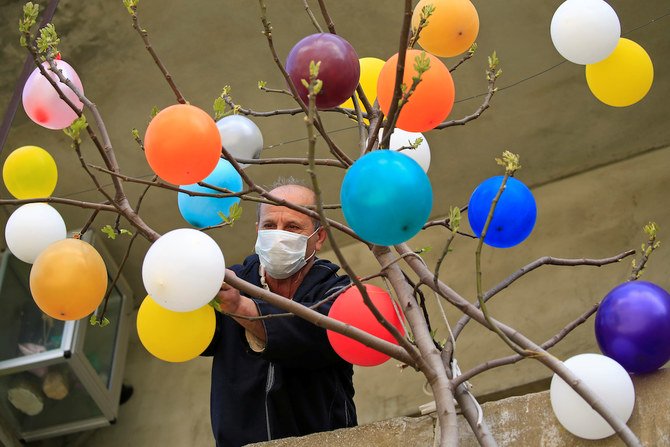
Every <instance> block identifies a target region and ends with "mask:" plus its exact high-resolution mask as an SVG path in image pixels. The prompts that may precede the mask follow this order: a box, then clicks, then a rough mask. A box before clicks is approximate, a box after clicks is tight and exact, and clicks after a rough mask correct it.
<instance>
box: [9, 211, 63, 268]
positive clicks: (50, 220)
mask: <svg viewBox="0 0 670 447" xmlns="http://www.w3.org/2000/svg"><path fill="white" fill-rule="evenodd" d="M66 235H67V231H66V229H65V222H64V221H63V218H62V217H61V215H60V214H59V213H58V211H56V210H55V209H54V208H53V207H51V206H50V205H47V204H46V203H28V204H26V205H22V206H21V207H19V208H17V209H16V211H14V212H13V213H12V215H11V216H9V219H8V220H7V225H6V226H5V240H6V241H7V247H8V248H9V251H11V252H12V253H13V254H14V256H16V257H17V258H19V259H20V260H22V261H23V262H27V263H29V264H32V263H33V262H35V259H37V256H38V255H39V254H40V253H42V251H43V250H44V249H45V248H47V247H48V246H49V245H51V244H53V243H54V242H57V241H60V240H62V239H65V236H66Z"/></svg>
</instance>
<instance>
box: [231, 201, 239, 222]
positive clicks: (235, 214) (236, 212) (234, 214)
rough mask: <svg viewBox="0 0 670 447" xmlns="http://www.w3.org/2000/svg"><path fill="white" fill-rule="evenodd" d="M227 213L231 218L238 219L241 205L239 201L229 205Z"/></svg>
mask: <svg viewBox="0 0 670 447" xmlns="http://www.w3.org/2000/svg"><path fill="white" fill-rule="evenodd" d="M228 215H229V216H230V218H231V219H232V220H238V219H239V218H241V217H242V207H241V206H240V203H239V202H235V203H233V204H232V205H230V208H229V209H228Z"/></svg>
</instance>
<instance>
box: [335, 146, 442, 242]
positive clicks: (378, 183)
mask: <svg viewBox="0 0 670 447" xmlns="http://www.w3.org/2000/svg"><path fill="white" fill-rule="evenodd" d="M340 201H341V203H342V212H343V213H344V218H345V219H346V220H347V223H348V224H349V225H350V226H351V228H352V229H353V230H354V231H355V232H356V234H357V235H359V236H360V237H361V238H362V239H364V240H366V241H368V242H372V243H373V244H377V245H395V244H400V243H402V242H405V241H407V240H409V239H411V238H412V237H413V236H414V235H415V234H416V233H418V232H419V231H420V230H421V228H423V225H424V224H425V223H426V220H428V217H429V216H430V211H431V209H432V207H433V189H432V187H431V186H430V181H429V180H428V176H427V175H426V173H425V172H424V171H423V169H422V168H421V166H419V164H418V163H417V162H416V161H414V160H412V159H411V158H409V157H408V156H406V155H404V154H402V153H398V152H395V151H390V150H378V151H374V152H370V153H369V154H366V155H364V156H363V157H361V158H359V159H358V160H356V162H355V163H354V164H353V165H352V166H351V167H350V168H349V170H348V171H347V173H346V174H345V176H344V180H343V181H342V188H341V189H340Z"/></svg>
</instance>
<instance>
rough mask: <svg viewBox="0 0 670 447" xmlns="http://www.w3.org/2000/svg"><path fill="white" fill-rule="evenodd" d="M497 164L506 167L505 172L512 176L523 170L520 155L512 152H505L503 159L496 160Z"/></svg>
mask: <svg viewBox="0 0 670 447" xmlns="http://www.w3.org/2000/svg"><path fill="white" fill-rule="evenodd" d="M496 163H498V165H499V166H502V167H504V168H505V172H506V173H507V174H510V175H512V174H514V173H515V172H516V171H518V170H519V169H521V165H520V164H519V155H518V154H513V153H512V152H510V151H504V152H503V154H502V158H496Z"/></svg>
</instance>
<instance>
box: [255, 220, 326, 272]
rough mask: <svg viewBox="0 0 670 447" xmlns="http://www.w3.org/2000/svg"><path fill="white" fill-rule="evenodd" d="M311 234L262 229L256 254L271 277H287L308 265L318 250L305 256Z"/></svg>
mask: <svg viewBox="0 0 670 447" xmlns="http://www.w3.org/2000/svg"><path fill="white" fill-rule="evenodd" d="M317 231H318V229H316V230H314V233H312V234H310V235H309V236H305V235H304V234H298V233H291V232H290V231H283V230H260V231H259V232H258V238H257V239H256V254H257V255H258V258H259V259H260V261H261V265H262V266H263V268H265V271H266V272H267V273H268V275H270V276H271V277H273V278H275V279H286V278H288V277H289V276H292V275H294V274H295V273H296V272H298V270H300V269H301V268H303V267H304V266H305V265H307V261H308V260H309V259H311V258H312V257H313V256H314V255H315V254H316V250H315V251H314V252H313V253H312V254H311V255H309V256H308V257H307V258H305V251H306V250H307V241H308V240H309V238H310V237H312V236H313V235H314V234H315V233H316V232H317Z"/></svg>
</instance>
